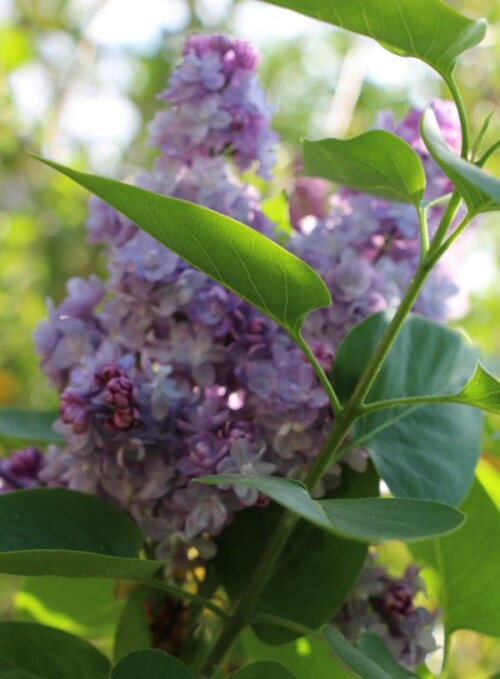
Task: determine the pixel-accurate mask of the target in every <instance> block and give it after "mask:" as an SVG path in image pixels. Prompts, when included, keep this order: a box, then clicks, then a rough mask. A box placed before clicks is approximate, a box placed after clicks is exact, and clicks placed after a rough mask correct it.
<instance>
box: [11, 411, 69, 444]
mask: <svg viewBox="0 0 500 679" xmlns="http://www.w3.org/2000/svg"><path fill="white" fill-rule="evenodd" d="M58 417H59V416H58V414H57V412H55V411H49V410H47V411H43V410H26V409H22V408H0V439H18V440H21V441H30V442H35V443H60V442H61V441H62V440H63V439H62V437H61V436H60V435H59V434H57V433H56V432H55V431H53V429H52V425H53V424H54V422H55V421H56V420H57V418H58Z"/></svg>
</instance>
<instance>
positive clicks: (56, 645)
mask: <svg viewBox="0 0 500 679" xmlns="http://www.w3.org/2000/svg"><path fill="white" fill-rule="evenodd" d="M0 655H1V656H3V657H4V658H5V659H6V660H8V661H10V662H11V663H13V664H14V665H16V666H18V667H19V668H20V669H22V670H25V671H26V672H31V673H33V674H34V675H35V676H36V677H40V679H108V677H109V670H110V663H109V661H108V659H107V658H106V657H105V656H104V655H102V653H100V652H99V651H98V650H97V649H96V648H94V647H93V646H91V645H90V644H88V643H87V642H86V641H82V639H79V638H78V637H75V636H73V635H72V634H68V633H67V632H61V631H60V630H57V629H53V628H52V627H45V626H44V625H37V624H33V623H28V622H0ZM7 676H8V675H7ZM14 676H15V675H14ZM21 676H22V675H21ZM26 679H27V678H26Z"/></svg>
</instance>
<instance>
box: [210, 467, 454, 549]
mask: <svg viewBox="0 0 500 679" xmlns="http://www.w3.org/2000/svg"><path fill="white" fill-rule="evenodd" d="M198 480H199V481H201V482H202V483H207V484H209V485H216V484H217V485H219V484H222V485H225V484H227V485H234V486H242V487H244V488H254V489H255V490H258V491H259V492H260V493H263V494H264V495H267V496H268V497H270V498H271V499H272V500H274V501H275V502H277V503H278V504H281V505H282V506H284V507H286V508H287V509H289V510H290V511H292V512H294V513H295V514H298V515H299V516H301V517H302V518H303V519H306V520H307V521H310V522H311V523H313V524H315V525H316V526H318V527H319V528H323V529H324V530H327V531H330V532H332V533H335V534H336V535H340V536H342V537H346V538H351V539H353V540H360V541H361V542H379V541H381V540H403V541H408V542H410V541H414V540H423V539H425V538H426V537H430V536H433V535H445V534H446V533H451V532H452V531H454V530H456V529H457V528H458V527H459V526H460V525H461V524H462V522H463V520H464V517H463V515H462V513H461V512H459V511H457V510H456V509H455V508H454V507H450V506H449V505H446V504H444V503H442V502H434V501H432V500H394V499H387V498H386V499H382V498H366V499H353V500H350V499H343V500H320V501H316V500H313V499H312V497H311V496H310V495H309V493H308V492H307V489H306V487H305V486H304V485H302V484H301V483H299V482H298V481H294V480H292V479H285V478H278V477H271V476H268V477H264V476H245V475H239V474H218V475H217V476H206V477H204V478H201V479H198Z"/></svg>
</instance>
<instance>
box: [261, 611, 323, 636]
mask: <svg viewBox="0 0 500 679" xmlns="http://www.w3.org/2000/svg"><path fill="white" fill-rule="evenodd" d="M253 622H257V623H258V622H260V623H267V624H269V625H275V626H276V627H283V629H289V630H291V631H292V632H297V633H298V634H301V635H302V636H303V637H312V638H313V639H320V640H321V641H324V639H323V636H322V635H321V634H320V633H319V632H318V631H317V630H314V629H311V628H310V627H306V626H305V625H301V624H300V623H298V622H293V620H287V619H286V618H281V617H279V616H278V615H268V614H267V613H259V615H256V616H255V618H254V620H253Z"/></svg>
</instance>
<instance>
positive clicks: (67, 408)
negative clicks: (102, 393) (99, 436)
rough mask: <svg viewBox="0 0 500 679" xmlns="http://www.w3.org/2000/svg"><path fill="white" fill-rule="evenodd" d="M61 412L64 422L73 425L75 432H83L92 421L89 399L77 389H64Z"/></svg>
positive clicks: (60, 406)
mask: <svg viewBox="0 0 500 679" xmlns="http://www.w3.org/2000/svg"><path fill="white" fill-rule="evenodd" d="M59 414H60V416H61V420H62V421H63V422H64V424H69V425H71V427H72V429H73V431H74V432H75V434H83V432H85V431H86V430H87V429H88V426H89V423H90V413H89V409H88V401H87V399H86V398H85V396H84V395H83V394H82V393H80V392H79V391H77V390H76V389H73V388H71V387H68V389H65V390H64V391H63V393H62V394H61V403H60V405H59Z"/></svg>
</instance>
